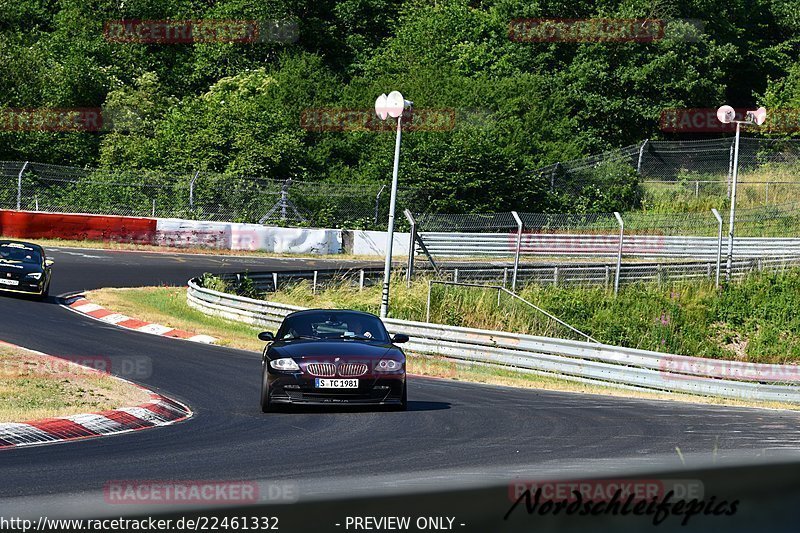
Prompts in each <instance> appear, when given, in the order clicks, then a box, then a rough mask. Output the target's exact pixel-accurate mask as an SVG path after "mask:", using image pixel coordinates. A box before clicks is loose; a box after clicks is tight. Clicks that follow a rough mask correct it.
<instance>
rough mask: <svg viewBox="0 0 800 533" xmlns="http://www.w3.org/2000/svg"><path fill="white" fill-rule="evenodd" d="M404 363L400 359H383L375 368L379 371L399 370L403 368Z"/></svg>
mask: <svg viewBox="0 0 800 533" xmlns="http://www.w3.org/2000/svg"><path fill="white" fill-rule="evenodd" d="M402 368H403V363H402V362H400V361H395V360H394V359H381V360H380V361H378V364H377V365H375V370H376V371H377V372H397V371H398V370H402Z"/></svg>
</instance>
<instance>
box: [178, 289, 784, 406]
mask: <svg viewBox="0 0 800 533" xmlns="http://www.w3.org/2000/svg"><path fill="white" fill-rule="evenodd" d="M187 302H188V304H189V305H190V306H191V307H193V308H195V309H198V310H200V311H202V312H204V313H207V314H210V315H214V316H221V317H223V318H228V319H231V320H236V321H240V322H246V323H250V324H254V325H259V326H264V327H269V328H276V327H277V326H278V325H279V324H280V323H281V321H282V320H283V317H285V316H286V315H288V314H289V313H292V312H294V311H299V310H301V309H303V308H302V307H297V306H293V305H286V304H279V303H275V302H268V301H264V300H255V299H252V298H245V297H242V296H236V295H232V294H226V293H222V292H219V291H214V290H210V289H206V288H203V287H201V286H199V285H198V280H197V279H192V280H189V282H188V291H187ZM384 323H385V324H386V327H387V329H388V330H389V331H390V332H392V333H398V332H403V333H406V334H408V335H409V336H410V337H411V341H410V342H409V343H408V344H407V346H408V349H409V350H411V351H414V352H420V353H425V354H434V355H440V356H445V357H449V358H453V359H459V360H462V361H466V362H474V363H484V364H491V365H499V366H503V367H511V368H516V369H523V370H526V371H531V372H536V373H542V374H549V375H554V374H555V375H558V376H559V377H561V378H565V379H570V380H575V381H581V382H588V383H595V384H602V385H607V386H614V387H620V388H634V389H646V390H656V391H669V392H684V393H690V394H698V395H705V396H716V397H723V398H736V399H747V400H761V401H781V402H792V403H797V402H800V386H795V385H790V384H789V383H794V382H798V381H800V367H798V366H794V365H766V364H765V365H754V364H751V363H743V362H738V361H719V360H710V359H703V358H698V357H689V356H681V355H672V354H664V353H660V352H653V351H648V350H639V349H634V348H624V347H619V346H611V345H606V344H595V343H591V342H584V341H575V340H567V339H555V338H549V337H538V336H534V335H523V334H517V333H508V332H502V331H489V330H481V329H473V328H465V327H457V326H447V325H443V324H433V323H427V322H415V321H410V320H397V319H386V320H384Z"/></svg>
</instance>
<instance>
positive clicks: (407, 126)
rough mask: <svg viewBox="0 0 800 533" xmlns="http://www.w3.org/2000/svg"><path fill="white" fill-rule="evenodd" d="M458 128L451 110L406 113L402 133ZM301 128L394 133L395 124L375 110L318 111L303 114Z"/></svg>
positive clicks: (427, 109)
mask: <svg viewBox="0 0 800 533" xmlns="http://www.w3.org/2000/svg"><path fill="white" fill-rule="evenodd" d="M455 125H456V110H455V109H452V108H441V109H432V108H419V109H413V108H412V109H407V110H405V111H404V112H403V115H402V124H401V127H402V129H403V131H450V130H452V129H453V128H454V127H455ZM300 127H301V128H303V129H304V130H308V131H316V132H326V131H334V132H340V131H387V132H389V131H394V130H395V129H396V127H397V126H396V124H395V123H394V121H383V120H381V119H380V118H378V116H377V115H376V114H375V110H374V109H343V108H315V109H304V110H303V112H302V113H301V114H300Z"/></svg>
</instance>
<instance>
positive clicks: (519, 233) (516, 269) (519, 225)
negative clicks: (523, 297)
mask: <svg viewBox="0 0 800 533" xmlns="http://www.w3.org/2000/svg"><path fill="white" fill-rule="evenodd" d="M511 215H512V216H513V217H514V220H516V221H517V249H516V251H515V253H514V275H513V276H512V278H511V292H517V274H518V272H519V254H520V251H521V250H522V227H523V224H522V219H521V218H519V215H518V214H517V212H516V211H511Z"/></svg>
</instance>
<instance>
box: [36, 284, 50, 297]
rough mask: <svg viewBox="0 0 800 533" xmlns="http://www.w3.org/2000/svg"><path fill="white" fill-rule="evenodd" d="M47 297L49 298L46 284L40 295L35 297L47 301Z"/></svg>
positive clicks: (48, 287) (48, 288) (48, 289)
mask: <svg viewBox="0 0 800 533" xmlns="http://www.w3.org/2000/svg"><path fill="white" fill-rule="evenodd" d="M48 296H50V283H48V284H47V287H45V289H44V291H42V294H39V295H37V296H36V298H37V299H39V300H47V297H48Z"/></svg>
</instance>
